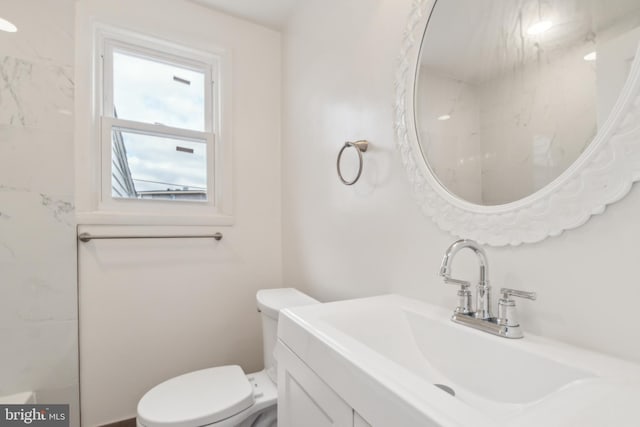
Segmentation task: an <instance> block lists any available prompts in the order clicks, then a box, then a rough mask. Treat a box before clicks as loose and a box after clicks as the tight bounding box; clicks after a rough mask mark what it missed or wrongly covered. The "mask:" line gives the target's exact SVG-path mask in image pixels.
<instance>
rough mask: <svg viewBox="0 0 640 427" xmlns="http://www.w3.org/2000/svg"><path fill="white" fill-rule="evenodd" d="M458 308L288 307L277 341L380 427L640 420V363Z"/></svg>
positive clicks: (404, 304)
mask: <svg viewBox="0 0 640 427" xmlns="http://www.w3.org/2000/svg"><path fill="white" fill-rule="evenodd" d="M450 316H451V312H450V311H447V310H445V309H442V308H440V307H436V306H432V305H429V304H426V303H423V302H420V301H416V300H412V299H409V298H405V297H401V296H397V295H385V296H380V297H373V298H364V299H357V300H349V301H341V302H336V303H329V304H322V305H315V306H308V307H299V308H294V309H288V310H285V311H283V312H282V314H281V318H280V322H279V328H280V329H279V339H280V341H281V343H282V344H283V345H286V346H287V347H288V348H289V349H291V350H292V351H293V352H294V353H295V354H296V355H298V357H299V358H300V359H302V360H303V361H304V362H305V363H306V364H307V365H308V366H309V367H310V368H311V369H312V370H314V371H315V372H316V373H317V374H318V375H319V376H320V377H321V378H322V379H323V380H324V381H325V382H327V384H328V385H329V386H330V387H332V388H333V389H334V390H335V391H336V392H337V393H338V394H339V395H340V396H342V397H343V399H345V400H346V401H347V402H348V403H349V404H351V405H352V406H353V407H354V409H356V410H357V411H358V413H360V414H363V415H364V416H365V418H366V419H367V420H369V421H370V422H371V421H373V420H377V421H378V422H374V423H372V424H373V425H415V423H420V424H421V425H452V426H454V425H460V426H470V425H473V426H482V425H486V426H496V425H504V426H539V425H545V426H554V425H557V426H568V425H581V426H589V425H593V426H603V425H616V426H625V425H629V426H631V425H634V426H635V425H638V424H637V423H638V421H637V420H636V419H634V410H635V406H637V402H638V401H640V367H639V366H638V365H635V364H632V363H629V362H624V361H620V360H617V359H614V358H610V357H607V356H604V355H601V354H597V353H593V352H589V351H586V350H583V349H579V348H576V347H571V346H568V345H565V344H562V343H559V342H555V341H551V340H547V339H544V338H541V337H536V336H532V335H530V334H528V335H527V336H526V337H525V338H524V339H523V340H508V339H505V338H501V337H497V336H493V335H490V334H487V333H484V332H481V331H477V330H474V329H471V328H467V327H465V326H461V325H458V324H455V323H453V322H451V321H450V320H449V319H450ZM453 394H454V395H453ZM390 414H394V415H390Z"/></svg>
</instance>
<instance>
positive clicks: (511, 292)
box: [500, 288, 537, 301]
mask: <svg viewBox="0 0 640 427" xmlns="http://www.w3.org/2000/svg"><path fill="white" fill-rule="evenodd" d="M500 293H501V294H502V299H505V300H510V299H511V298H509V297H512V296H513V297H518V298H526V299H530V300H532V301H533V300H535V299H536V298H537V294H536V293H535V292H527V291H519V290H517V289H510V288H501V289H500Z"/></svg>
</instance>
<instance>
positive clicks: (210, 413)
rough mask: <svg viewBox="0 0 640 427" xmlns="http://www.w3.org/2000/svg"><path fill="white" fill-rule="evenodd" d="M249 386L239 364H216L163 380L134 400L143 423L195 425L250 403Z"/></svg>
mask: <svg viewBox="0 0 640 427" xmlns="http://www.w3.org/2000/svg"><path fill="white" fill-rule="evenodd" d="M254 403H255V401H254V397H253V387H252V385H251V383H249V380H248V379H247V376H246V375H245V373H244V371H243V370H242V368H240V366H237V365H230V366H218V367H215V368H209V369H203V370H200V371H195V372H190V373H188V374H184V375H180V376H178V377H175V378H171V379H170V380H167V381H165V382H163V383H161V384H159V385H157V386H155V387H154V388H152V389H151V390H149V391H148V392H147V393H146V394H145V395H144V396H143V397H142V399H140V402H139V403H138V422H139V423H140V424H141V425H143V426H145V427H167V426H171V427H199V426H206V425H209V424H213V423H215V422H218V421H221V420H224V419H226V418H229V417H232V416H234V415H236V414H238V413H240V412H242V411H245V410H246V409H248V408H250V407H251V406H253V405H254Z"/></svg>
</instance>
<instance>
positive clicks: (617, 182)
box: [394, 0, 640, 246]
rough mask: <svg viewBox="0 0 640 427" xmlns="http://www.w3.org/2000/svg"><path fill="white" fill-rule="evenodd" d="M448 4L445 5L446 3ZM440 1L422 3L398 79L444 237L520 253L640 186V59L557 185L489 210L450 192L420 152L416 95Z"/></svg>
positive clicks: (420, 171)
mask: <svg viewBox="0 0 640 427" xmlns="http://www.w3.org/2000/svg"><path fill="white" fill-rule="evenodd" d="M442 1H446V0H442ZM434 5H435V0H415V1H414V4H413V7H412V11H411V14H410V17H409V21H408V25H407V29H406V31H405V34H404V38H403V42H402V50H401V53H400V59H399V65H398V69H397V74H396V99H395V106H394V107H395V131H396V142H397V145H398V148H399V150H400V154H401V157H402V162H403V164H404V166H405V168H406V170H407V173H408V176H409V181H410V183H411V187H412V190H413V193H414V196H415V198H416V200H417V202H418V203H419V205H420V207H421V208H422V210H423V212H424V213H425V214H426V215H428V216H430V217H432V219H433V220H434V221H435V222H436V224H437V225H438V226H439V227H440V228H441V229H443V230H445V231H448V232H450V233H451V234H453V235H456V236H460V237H464V238H468V239H474V240H476V241H478V242H480V243H483V244H489V245H492V246H505V245H519V244H521V243H533V242H538V241H541V240H543V239H545V238H547V237H549V236H557V235H559V234H560V233H562V232H563V231H564V230H568V229H572V228H576V227H579V226H580V225H583V224H584V223H585V222H587V220H589V218H590V217H591V216H592V215H596V214H600V213H602V212H604V210H605V208H606V206H607V205H609V204H611V203H614V202H617V201H618V200H620V199H622V198H623V197H624V196H625V195H626V194H627V193H628V192H629V190H630V189H631V186H632V184H633V183H634V182H635V181H638V180H640V53H639V54H638V55H636V59H635V60H634V62H633V65H632V68H631V73H630V76H629V78H628V80H627V82H626V84H625V86H624V89H623V90H622V93H621V95H620V97H619V99H618V101H617V103H616V105H615V107H614V108H613V111H612V112H611V115H610V116H609V118H608V119H607V121H606V122H605V124H604V125H603V126H602V128H601V129H600V130H599V131H598V134H597V135H596V137H595V139H594V140H593V141H592V142H591V144H589V146H588V147H587V148H586V149H585V151H584V152H583V153H582V154H581V155H580V157H579V158H578V159H577V160H576V161H575V162H574V163H573V164H572V165H571V167H569V168H568V169H567V170H566V171H565V172H564V173H562V174H561V175H560V176H559V177H558V178H556V179H555V180H554V181H553V182H551V183H550V184H548V185H547V186H545V187H544V188H542V189H541V190H539V191H537V192H536V193H534V194H532V195H530V196H528V197H525V198H524V199H521V200H518V201H516V202H512V203H508V204H504V205H498V206H483V205H476V204H473V203H469V202H466V201H464V200H462V199H460V198H458V197H456V196H454V195H452V194H451V193H450V192H448V191H447V190H446V189H445V188H444V187H443V186H442V185H441V184H440V182H439V181H438V179H437V178H436V177H435V176H434V174H433V173H432V171H431V170H430V168H429V166H428V165H427V163H426V161H425V159H424V157H423V155H422V151H421V149H420V145H419V141H418V137H417V129H416V120H415V115H414V98H415V96H414V91H415V86H416V79H417V69H418V61H419V59H420V48H421V43H422V37H423V34H424V31H425V28H426V26H427V23H428V20H429V16H430V14H431V12H432V10H433V7H434Z"/></svg>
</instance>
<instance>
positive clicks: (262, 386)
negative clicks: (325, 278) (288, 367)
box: [136, 288, 318, 427]
mask: <svg viewBox="0 0 640 427" xmlns="http://www.w3.org/2000/svg"><path fill="white" fill-rule="evenodd" d="M256 300H257V304H258V311H259V312H260V313H261V315H262V316H261V317H262V339H263V350H264V366H265V369H264V370H262V371H259V372H255V373H251V374H245V373H244V371H243V370H242V368H241V367H240V366H237V365H227V366H217V367H214V368H208V369H202V370H199V371H194V372H189V373H187V374H184V375H180V376H177V377H174V378H171V379H169V380H167V381H165V382H163V383H161V384H158V385H157V386H155V387H154V388H152V389H151V390H149V391H148V392H147V393H146V394H145V395H144V396H143V397H142V399H140V402H138V410H137V418H136V424H137V426H138V427H204V426H212V427H275V426H276V425H277V419H276V415H277V408H276V403H277V398H278V389H277V385H276V380H277V375H276V369H277V367H276V362H275V359H274V357H273V350H274V348H275V345H276V341H277V339H278V336H277V333H278V313H279V312H280V310H281V309H283V308H287V307H297V306H302V305H310V304H318V301H316V300H315V299H313V298H311V297H309V296H307V295H305V294H303V293H302V292H300V291H297V290H296V289H293V288H282V289H264V290H261V291H258V293H257V295H256Z"/></svg>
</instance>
